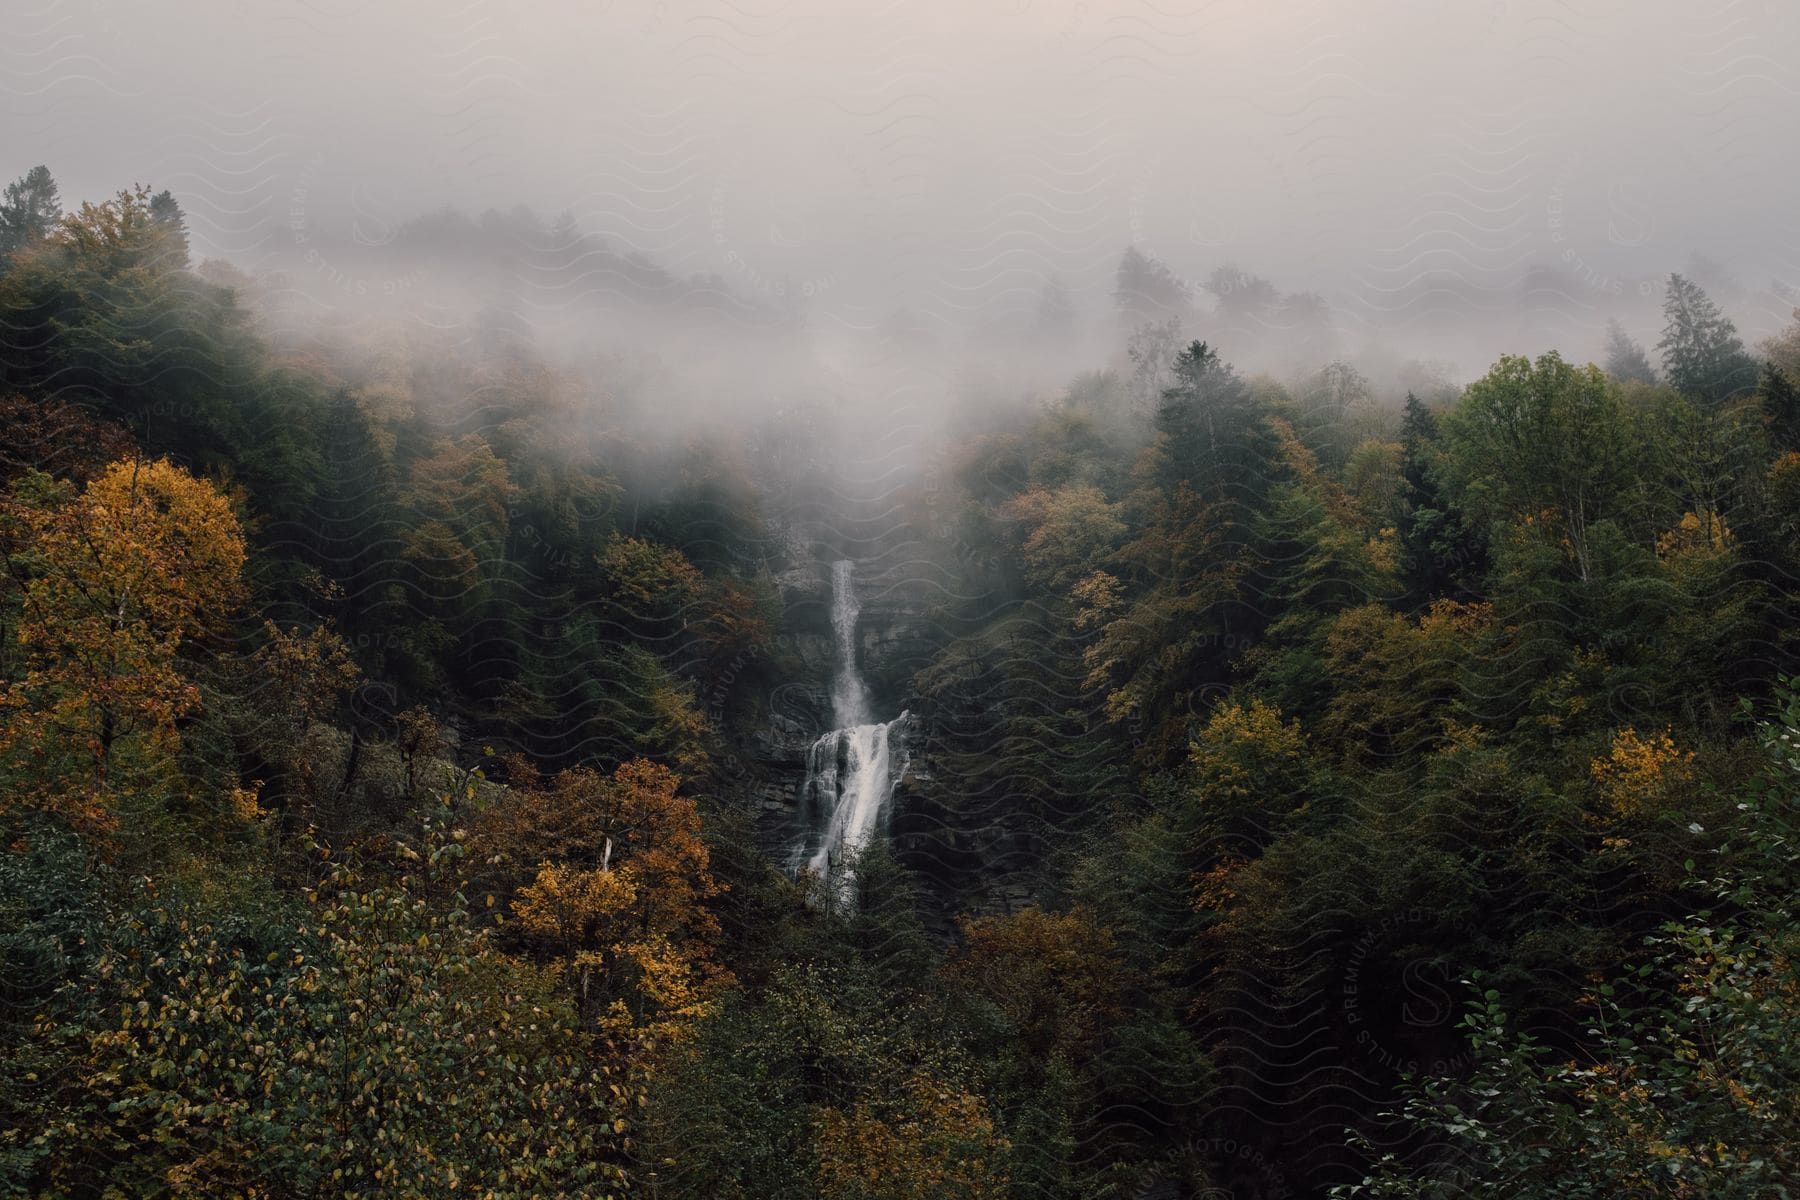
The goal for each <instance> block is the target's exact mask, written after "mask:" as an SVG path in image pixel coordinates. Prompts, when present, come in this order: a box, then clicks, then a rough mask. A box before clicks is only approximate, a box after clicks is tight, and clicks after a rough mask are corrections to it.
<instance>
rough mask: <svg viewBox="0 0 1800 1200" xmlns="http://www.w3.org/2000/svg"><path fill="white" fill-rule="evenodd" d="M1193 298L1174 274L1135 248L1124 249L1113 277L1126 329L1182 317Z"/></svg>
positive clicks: (1185, 285) (1114, 292)
mask: <svg viewBox="0 0 1800 1200" xmlns="http://www.w3.org/2000/svg"><path fill="white" fill-rule="evenodd" d="M1190 299H1192V293H1191V292H1190V290H1189V288H1188V286H1187V284H1185V283H1183V282H1182V281H1181V280H1179V279H1177V278H1176V277H1175V273H1174V272H1173V271H1171V270H1169V268H1167V267H1165V266H1163V265H1162V264H1161V263H1160V262H1157V261H1156V260H1155V259H1154V258H1152V257H1150V256H1149V255H1147V254H1145V253H1144V252H1143V251H1141V250H1139V249H1138V248H1137V247H1136V246H1127V247H1125V253H1124V255H1123V256H1122V257H1120V259H1119V269H1118V272H1117V274H1116V275H1115V276H1114V283H1113V300H1114V301H1115V302H1116V303H1117V304H1118V306H1119V317H1120V320H1121V321H1122V322H1123V324H1124V326H1125V328H1126V329H1128V330H1132V329H1136V328H1138V327H1139V326H1140V325H1147V324H1153V323H1156V322H1159V321H1167V320H1169V319H1170V318H1171V317H1175V318H1179V317H1180V316H1181V315H1182V314H1184V313H1185V312H1186V311H1187V307H1188V302H1189V300H1190Z"/></svg>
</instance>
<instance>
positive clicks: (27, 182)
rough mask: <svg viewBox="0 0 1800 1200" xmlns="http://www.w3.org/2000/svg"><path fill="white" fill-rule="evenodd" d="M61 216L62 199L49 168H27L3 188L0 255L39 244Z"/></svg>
mask: <svg viewBox="0 0 1800 1200" xmlns="http://www.w3.org/2000/svg"><path fill="white" fill-rule="evenodd" d="M61 216H62V198H61V196H59V195H58V193H57V189H56V180H54V179H52V178H51V177H50V168H48V167H45V166H36V167H33V168H31V170H29V171H27V172H26V173H25V174H24V175H23V176H22V177H21V178H20V179H18V180H17V181H16V182H13V183H9V184H7V185H6V199H5V201H4V202H0V254H11V253H12V252H13V251H15V250H22V249H24V248H25V247H26V246H29V245H31V244H32V243H33V242H39V241H42V240H43V239H44V238H45V237H46V236H47V235H48V234H49V233H50V228H51V226H53V225H55V224H56V222H57V220H58V219H59V218H61Z"/></svg>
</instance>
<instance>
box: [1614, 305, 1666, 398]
mask: <svg viewBox="0 0 1800 1200" xmlns="http://www.w3.org/2000/svg"><path fill="white" fill-rule="evenodd" d="M1606 373H1607V374H1608V375H1611V376H1612V377H1613V378H1614V379H1616V380H1618V381H1619V382H1620V383H1655V382H1656V372H1655V371H1654V370H1652V369H1651V367H1650V357H1649V355H1647V354H1645V353H1644V348H1643V347H1642V346H1640V345H1638V344H1637V343H1636V342H1635V341H1633V340H1632V338H1631V335H1630V334H1628V333H1626V332H1625V327H1624V326H1623V325H1621V324H1619V321H1618V318H1617V317H1615V318H1613V319H1612V320H1610V321H1608V322H1607V323H1606Z"/></svg>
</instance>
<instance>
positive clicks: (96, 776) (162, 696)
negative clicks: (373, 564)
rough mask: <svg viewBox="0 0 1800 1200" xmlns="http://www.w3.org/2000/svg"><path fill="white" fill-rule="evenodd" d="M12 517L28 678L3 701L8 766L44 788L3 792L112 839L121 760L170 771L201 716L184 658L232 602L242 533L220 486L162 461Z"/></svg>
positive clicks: (50, 492) (41, 500)
mask: <svg viewBox="0 0 1800 1200" xmlns="http://www.w3.org/2000/svg"><path fill="white" fill-rule="evenodd" d="M7 507H8V511H7V516H8V517H9V519H10V520H11V521H13V522H15V523H16V524H17V526H18V527H19V528H20V532H21V535H22V536H21V541H22V542H23V545H24V549H23V551H22V552H21V553H19V554H16V555H14V556H13V559H12V562H11V566H12V570H13V574H14V577H15V579H19V580H22V587H21V593H22V612H21V615H20V620H19V628H18V642H19V644H20V645H21V646H22V647H23V648H24V650H25V656H26V663H25V668H26V669H25V673H24V675H23V677H22V678H20V679H17V680H15V681H13V682H11V683H9V684H8V685H7V686H6V688H5V690H4V692H3V693H0V712H3V713H4V716H5V721H4V728H3V729H0V761H3V762H4V763H5V764H6V766H7V767H8V768H10V769H12V770H15V771H19V772H21V773H23V774H24V775H25V777H27V778H29V779H31V780H32V781H33V783H34V784H35V785H36V787H35V789H33V791H34V792H35V795H32V793H31V792H26V791H25V790H24V789H20V788H17V787H14V788H9V789H8V792H9V793H10V795H11V796H12V797H13V798H14V801H13V802H14V803H17V798H18V797H20V796H21V795H32V799H31V800H28V801H26V803H37V804H41V805H43V806H45V807H49V808H51V809H54V810H57V811H60V812H61V813H62V814H63V815H65V816H66V817H68V818H69V819H71V820H72V821H73V822H75V823H76V824H77V825H81V826H84V827H89V828H105V827H106V826H107V825H109V824H110V823H111V814H110V811H109V793H110V790H111V787H112V784H113V783H114V780H113V778H112V774H113V769H114V760H115V751H116V748H117V747H118V746H119V745H120V744H121V743H123V742H124V741H126V740H127V739H130V740H132V741H134V742H135V743H137V744H140V745H141V746H142V747H143V748H144V750H145V752H146V753H147V755H148V756H149V758H150V759H151V760H160V761H167V760H168V759H169V758H170V757H171V756H172V754H173V752H174V750H175V748H176V746H177V745H178V743H179V739H178V737H177V733H176V722H177V721H178V720H179V719H180V718H181V717H183V716H186V715H187V714H189V713H191V712H193V711H194V709H195V708H197V707H198V705H199V702H200V697H199V692H198V690H197V689H196V688H195V687H194V686H193V685H192V684H191V683H189V682H188V681H187V680H186V679H185V678H184V677H183V676H182V674H181V672H180V671H179V670H178V668H177V655H178V654H179V652H180V650H181V648H182V646H183V644H184V643H185V642H187V641H189V640H191V639H194V638H197V637H199V636H201V635H202V634H204V633H205V632H206V631H207V629H208V628H209V626H210V624H211V623H212V622H213V621H215V620H216V619H218V618H219V617H220V616H221V615H222V614H223V613H224V612H226V611H228V610H229V609H230V608H231V607H232V606H234V605H235V603H236V602H237V600H238V597H239V595H240V591H241V583H240V578H239V577H240V574H241V572H242V569H243V565H244V539H243V534H242V532H241V531H240V529H239V527H238V521H237V518H236V516H235V515H234V514H233V512H232V508H231V505H230V503H229V502H228V501H227V499H226V498H225V497H224V496H223V495H221V494H220V493H219V491H218V490H217V489H216V488H215V487H213V485H211V484H210V483H207V482H204V481H202V480H199V479H196V478H194V477H193V476H192V475H189V474H188V473H187V472H186V471H184V470H182V469H181V468H180V467H177V466H174V465H172V464H170V463H168V462H166V461H163V460H157V461H154V462H119V463H115V464H113V465H112V466H111V467H109V468H107V469H106V470H105V471H104V472H102V473H101V474H100V475H98V476H97V477H96V478H95V479H94V480H93V481H92V482H91V483H89V484H88V485H87V487H86V489H85V490H83V491H82V492H81V493H80V494H79V495H75V496H69V495H68V492H67V489H66V488H41V489H39V494H38V495H35V496H32V497H30V498H29V499H27V498H22V497H21V489H15V492H14V495H13V498H12V499H10V500H9V501H8V506H7ZM6 804H7V802H5V801H0V806H4V805H6Z"/></svg>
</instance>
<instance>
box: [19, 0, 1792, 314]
mask: <svg viewBox="0 0 1800 1200" xmlns="http://www.w3.org/2000/svg"><path fill="white" fill-rule="evenodd" d="M8 27H9V29H8V32H9V37H8V39H7V41H6V42H5V44H4V45H0V64H3V65H4V69H3V71H0V87H3V88H4V91H3V92H0V98H3V99H0V103H3V105H4V112H3V114H0V146H3V147H4V148H5V150H6V154H5V156H4V157H5V158H6V159H7V161H8V163H9V164H10V165H8V166H6V167H5V174H6V175H7V176H8V177H11V176H14V175H17V174H20V173H22V172H23V171H24V170H25V169H26V168H28V167H30V166H31V165H32V164H34V163H36V162H39V161H43V162H45V163H47V164H48V165H49V166H50V167H51V169H52V171H53V172H54V173H55V174H56V176H57V177H58V179H59V180H60V181H61V183H62V186H63V194H64V198H65V201H73V200H77V199H80V198H91V197H99V196H102V195H105V194H107V193H109V192H111V191H112V190H115V189H116V188H117V187H119V186H121V185H123V184H125V183H129V182H132V181H143V182H146V183H150V184H153V185H155V186H157V187H168V188H170V189H172V190H173V191H174V192H175V193H176V194H177V196H178V197H179V198H180V199H181V200H182V201H183V204H184V206H185V207H186V209H187V211H188V214H189V219H190V223H191V225H192V229H193V233H194V237H195V242H196V248H197V249H198V250H199V251H201V252H202V253H210V254H222V255H226V256H229V257H232V258H234V259H236V260H238V261H239V262H241V263H243V264H244V265H247V266H251V267H255V266H257V265H259V264H268V263H272V262H277V261H279V260H281V258H282V256H283V255H291V254H292V252H293V250H294V247H295V245H296V243H297V235H298V234H300V233H301V232H303V231H305V230H306V229H308V228H322V227H331V228H333V229H337V230H340V231H341V230H342V229H343V228H344V227H345V226H346V225H347V224H348V225H349V226H350V227H351V228H352V229H353V230H354V232H355V236H357V237H361V238H366V239H368V240H371V241H379V240H380V239H381V238H382V237H384V236H385V232H384V231H386V230H388V229H391V227H392V225H393V224H394V223H395V222H398V221H399V220H401V219H404V218H405V217H407V216H411V215H414V214H416V213H418V212H420V211H423V210H427V209H430V208H434V207H438V206H441V205H443V204H446V203H448V204H453V205H456V206H459V207H462V208H466V209H470V210H479V209H481V208H485V207H487V206H497V207H502V208H507V207H511V206H513V205H515V204H525V205H528V206H530V207H532V208H533V209H536V210H538V211H539V212H541V213H543V214H545V215H546V216H554V215H555V214H556V213H558V212H559V211H563V210H567V211H569V212H572V213H573V214H574V215H575V217H576V218H577V220H578V221H579V223H580V224H581V225H582V226H583V227H584V228H585V229H587V230H590V231H594V232H598V233H603V234H605V235H607V236H609V237H611V238H613V239H615V240H616V241H618V242H621V243H626V244H629V245H632V246H635V247H637V248H640V249H642V250H644V251H645V252H647V253H649V254H651V255H654V256H655V257H657V258H658V259H659V260H661V261H663V262H664V263H666V264H667V265H669V266H670V267H671V268H673V269H675V270H677V271H683V272H700V271H718V272H720V273H721V274H723V275H724V276H725V277H726V278H727V279H729V280H732V281H733V282H734V283H736V284H737V285H739V286H741V287H743V288H745V289H754V288H758V287H764V286H769V285H770V284H772V282H773V281H775V280H779V279H786V280H788V281H790V285H792V286H799V285H806V286H808V287H809V289H810V290H811V291H812V292H813V293H814V295H815V307H816V310H817V311H818V312H819V313H820V314H821V315H822V317H823V318H824V319H826V320H830V321H837V322H841V323H844V324H846V325H850V326H857V325H864V324H867V323H869V322H872V321H875V320H877V319H879V318H880V316H881V315H882V314H884V313H886V312H889V311H891V310H893V309H895V308H898V307H902V306H904V307H907V308H909V309H912V310H913V311H915V312H919V313H922V314H925V315H926V317H927V318H928V319H929V320H932V321H938V322H943V323H947V324H955V323H958V322H965V323H972V322H973V321H975V320H976V319H977V318H979V317H980V316H981V314H983V313H984V312H989V311H991V310H993V309H995V308H996V307H999V308H1006V307H1007V306H1013V307H1018V306H1022V305H1029V304H1031V303H1032V302H1034V300H1035V297H1036V295H1037V292H1038V290H1039V288H1040V287H1041V286H1042V283H1043V281H1044V280H1045V278H1047V277H1048V276H1049V275H1051V274H1052V273H1056V274H1060V275H1061V276H1062V277H1064V278H1066V279H1067V280H1068V281H1069V282H1070V283H1071V284H1072V285H1075V286H1076V287H1078V288H1082V289H1087V290H1086V293H1085V299H1086V300H1087V302H1090V303H1094V304H1101V303H1104V291H1105V289H1106V287H1107V286H1108V284H1109V281H1110V274H1111V271H1112V269H1113V267H1114V265H1115V264H1116V262H1117V259H1118V255H1119V253H1120V251H1121V249H1122V248H1123V247H1124V246H1125V245H1126V244H1127V243H1132V242H1135V243H1136V244H1137V245H1139V246H1140V247H1141V248H1142V249H1144V250H1145V251H1147V252H1149V253H1152V254H1154V255H1156V256H1157V257H1158V258H1160V259H1162V260H1163V261H1165V262H1167V263H1168V264H1169V265H1170V266H1171V267H1172V268H1173V269H1174V270H1175V271H1177V272H1178V273H1179V274H1181V275H1182V276H1183V277H1185V278H1188V279H1191V280H1194V281H1196V282H1197V281H1199V280H1201V279H1203V278H1204V277H1205V276H1206V274H1207V273H1208V272H1210V271H1211V270H1212V269H1213V268H1214V267H1217V266H1219V265H1221V264H1222V263H1226V262H1230V263H1235V264H1237V265H1240V266H1243V267H1245V268H1246V269H1249V270H1252V271H1254V272H1256V273H1258V274H1262V275H1265V276H1267V277H1269V278H1270V279H1272V280H1273V281H1274V282H1275V283H1276V284H1277V286H1279V287H1281V288H1283V289H1285V290H1301V289H1307V290H1315V291H1320V292H1323V293H1325V294H1326V295H1327V296H1328V297H1329V298H1330V299H1331V300H1332V302H1333V305H1334V307H1335V308H1337V309H1338V310H1339V311H1340V313H1343V314H1346V319H1347V320H1349V321H1351V322H1354V321H1357V320H1363V319H1366V318H1368V317H1369V316H1370V315H1371V314H1380V313H1383V312H1389V315H1392V313H1391V311H1390V310H1392V309H1393V308H1394V307H1396V306H1400V307H1405V306H1407V305H1420V304H1424V305H1428V304H1429V303H1430V302H1431V301H1430V296H1431V290H1430V286H1429V285H1430V284H1431V283H1432V281H1434V280H1440V281H1441V280H1448V281H1454V282H1458V283H1460V284H1462V285H1466V286H1467V287H1471V288H1475V289H1482V288H1495V289H1504V288H1507V287H1512V286H1514V285H1515V284H1516V280H1517V278H1518V277H1519V274H1520V273H1521V272H1522V271H1523V270H1524V269H1525V267H1527V266H1529V265H1531V264H1533V263H1541V264H1545V265H1552V266H1557V267H1559V268H1561V269H1562V270H1564V271H1565V272H1568V273H1569V274H1570V275H1571V276H1572V278H1573V279H1574V280H1575V281H1576V284H1577V286H1578V288H1579V289H1581V290H1582V291H1583V294H1587V293H1591V294H1592V295H1593V296H1594V297H1599V298H1604V297H1606V296H1607V295H1609V294H1617V293H1618V292H1620V291H1624V292H1627V293H1628V292H1630V291H1631V290H1632V289H1636V288H1640V287H1641V286H1644V282H1643V281H1645V280H1650V279H1654V278H1655V277H1657V276H1659V275H1661V274H1663V273H1666V272H1667V271H1669V270H1671V269H1677V270H1678V269H1681V267H1682V266H1683V264H1684V263H1685V262H1687V261H1688V259H1689V256H1690V255H1691V254H1693V253H1696V252H1698V253H1701V254H1704V255H1707V256H1709V257H1711V258H1713V259H1715V260H1718V261H1719V262H1720V263H1722V264H1723V265H1724V266H1725V267H1726V268H1727V269H1728V271H1729V272H1730V274H1731V275H1733V276H1734V277H1735V278H1736V279H1737V280H1738V281H1739V282H1741V283H1742V284H1743V285H1744V295H1743V296H1742V297H1740V298H1739V299H1738V300H1737V301H1736V308H1735V309H1734V315H1736V316H1737V317H1738V319H1739V321H1740V323H1742V324H1744V325H1746V326H1747V331H1748V332H1751V333H1756V332H1767V331H1770V330H1772V329H1773V328H1775V327H1777V326H1779V325H1781V324H1783V323H1785V322H1786V320H1787V319H1788V318H1789V309H1790V308H1791V302H1790V301H1789V300H1788V298H1787V295H1786V293H1784V291H1783V289H1784V288H1786V287H1789V286H1792V285H1797V284H1800V205H1797V204H1796V188H1795V184H1796V182H1797V181H1800V165H1797V164H1800V157H1797V155H1796V152H1795V149H1794V148H1795V146H1796V144H1800V139H1797V136H1796V135H1800V53H1797V51H1800V5H1796V4H1794V3H1793V2H1792V0H1779V2H1763V0H1739V2H1735V3H1721V2H1718V0H1684V2H1675V0H1568V2H1539V0H1470V2H1457V3H1450V2H1446V0H1360V2H1357V3H1348V2H1342V0H1335V2H1318V3H1295V2H1289V0H1144V2H1123V3H1102V2H1100V0H1048V2H1046V0H988V2H986V3H983V2H982V0H892V2H887V3H879V2H869V3H852V2H845V0H794V2H791V3H788V2H779V0H718V2H706V0H696V2H693V3H684V2H681V0H514V2H510V3H508V2H502V0H470V2H461V0H437V2H434V3H424V2H419V0H384V2H382V3H352V2H349V0H303V2H301V3H277V2H251V0H236V2H225V0H215V2H201V0H163V2H160V3H155V4H147V3H143V2H142V0H61V2H58V0H41V2H36V3H34V0H21V3H20V4H18V5H16V6H15V8H14V12H13V15H12V16H11V17H9V20H8ZM1596 311H1598V310H1596Z"/></svg>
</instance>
